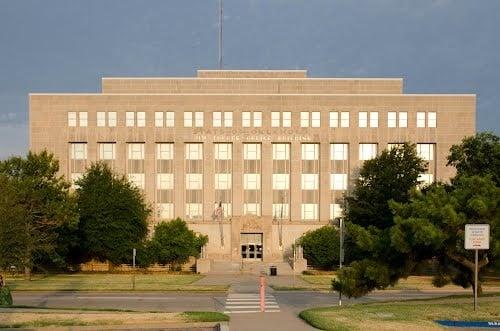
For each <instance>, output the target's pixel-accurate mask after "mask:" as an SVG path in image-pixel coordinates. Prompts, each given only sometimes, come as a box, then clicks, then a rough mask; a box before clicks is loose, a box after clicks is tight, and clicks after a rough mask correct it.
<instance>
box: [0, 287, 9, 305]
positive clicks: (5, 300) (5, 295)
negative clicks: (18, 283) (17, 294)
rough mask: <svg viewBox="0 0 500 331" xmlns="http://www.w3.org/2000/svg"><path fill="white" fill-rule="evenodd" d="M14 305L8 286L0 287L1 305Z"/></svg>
mask: <svg viewBox="0 0 500 331" xmlns="http://www.w3.org/2000/svg"><path fill="white" fill-rule="evenodd" d="M9 306H12V295H11V294H10V290H9V288H8V287H7V286H4V287H2V288H0V307H9Z"/></svg>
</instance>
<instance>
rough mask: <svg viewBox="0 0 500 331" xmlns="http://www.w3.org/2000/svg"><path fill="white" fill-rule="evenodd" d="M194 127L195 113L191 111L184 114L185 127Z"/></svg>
mask: <svg viewBox="0 0 500 331" xmlns="http://www.w3.org/2000/svg"><path fill="white" fill-rule="evenodd" d="M192 126H193V113H192V112H190V111H185V112H184V127H185V128H190V127H192Z"/></svg>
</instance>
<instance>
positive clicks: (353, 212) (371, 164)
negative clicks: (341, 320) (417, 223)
mask: <svg viewBox="0 0 500 331" xmlns="http://www.w3.org/2000/svg"><path fill="white" fill-rule="evenodd" d="M425 170H426V165H425V162H424V161H423V160H422V159H421V158H419V157H418V156H417V153H416V148H415V145H414V144H408V143H405V144H403V145H401V146H398V147H395V148H393V149H391V150H390V151H388V150H384V151H383V152H382V153H381V154H380V155H379V156H378V157H376V158H374V159H372V160H368V161H366V162H365V163H364V164H363V167H362V168H361V170H360V174H359V175H360V176H359V178H358V179H357V180H356V185H355V188H354V190H353V192H352V195H351V196H348V197H347V198H346V202H347V205H346V211H345V212H346V230H347V231H346V232H347V236H346V247H348V249H347V250H346V260H347V261H348V262H349V261H351V262H353V263H351V264H350V265H349V266H348V267H346V268H343V269H342V270H341V271H339V278H338V281H334V283H333V287H334V289H336V290H342V291H343V292H344V293H346V294H347V295H349V296H360V295H363V294H366V293H367V292H369V291H371V290H373V289H380V288H384V287H386V286H388V285H393V284H395V283H396V282H397V280H398V279H399V278H400V277H404V276H406V275H408V272H409V271H410V270H411V266H409V265H407V264H406V260H405V259H404V254H402V253H401V252H399V251H397V250H395V249H393V248H392V247H391V236H390V230H391V227H392V226H393V225H394V220H393V213H392V210H391V209H390V206H389V201H391V200H393V201H397V202H401V203H403V202H407V201H408V200H409V198H410V191H411V190H412V189H413V188H415V187H416V186H417V184H418V176H419V174H421V173H423V172H425ZM353 276H356V277H358V278H356V279H353V278H352V277H353ZM349 285H352V286H355V287H349Z"/></svg>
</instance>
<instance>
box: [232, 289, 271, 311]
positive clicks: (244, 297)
mask: <svg viewBox="0 0 500 331" xmlns="http://www.w3.org/2000/svg"><path fill="white" fill-rule="evenodd" d="M265 304H266V306H265V308H266V309H265V312H266V313H279V312H280V307H279V305H278V302H277V301H276V298H275V297H274V296H273V295H271V294H268V295H266V296H265ZM259 312H260V295H259V294H258V293H229V294H228V296H227V298H226V303H225V307H224V313H226V314H249V313H259Z"/></svg>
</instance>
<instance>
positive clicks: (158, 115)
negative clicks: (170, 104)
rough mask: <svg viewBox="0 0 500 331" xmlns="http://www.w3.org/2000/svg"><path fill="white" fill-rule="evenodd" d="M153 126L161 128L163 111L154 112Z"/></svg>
mask: <svg viewBox="0 0 500 331" xmlns="http://www.w3.org/2000/svg"><path fill="white" fill-rule="evenodd" d="M155 126H156V127H157V128H163V112H161V111H157V112H155Z"/></svg>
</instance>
